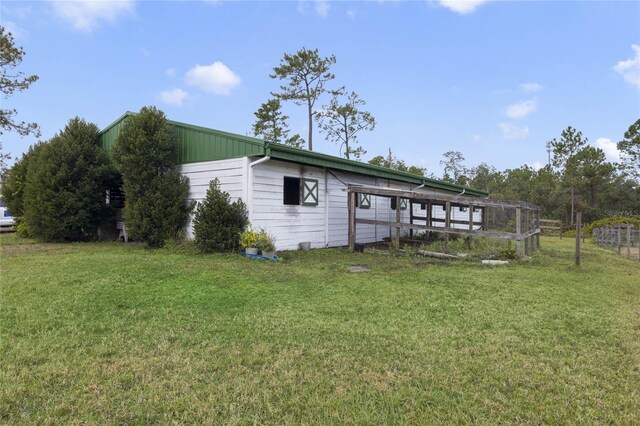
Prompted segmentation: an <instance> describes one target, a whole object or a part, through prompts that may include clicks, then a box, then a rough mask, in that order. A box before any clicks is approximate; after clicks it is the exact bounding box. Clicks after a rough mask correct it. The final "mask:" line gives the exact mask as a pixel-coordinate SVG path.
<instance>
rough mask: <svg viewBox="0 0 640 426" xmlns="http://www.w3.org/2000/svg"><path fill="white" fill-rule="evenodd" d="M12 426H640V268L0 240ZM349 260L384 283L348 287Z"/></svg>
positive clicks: (617, 263) (367, 278) (5, 386)
mask: <svg viewBox="0 0 640 426" xmlns="http://www.w3.org/2000/svg"><path fill="white" fill-rule="evenodd" d="M0 242H1V244H2V247H1V252H0V253H1V256H2V257H1V263H0V268H1V283H0V423H9V424H14V423H25V424H33V423H42V424H69V423H89V424H104V423H127V424H131V423H133V424H146V423H171V422H174V423H204V424H220V423H231V424H247V423H271V424H273V423H277V424H287V423H288V424H292V423H295V424H298V423H305V424H326V423H356V424H371V423H375V424H380V423H385V424H389V423H391V424H394V423H395V424H397V423H409V424H411V423H412V424H425V423H434V422H438V423H442V422H447V423H470V422H474V423H483V424H489V423H491V424H495V423H524V424H539V423H552V424H559V423H565V424H566V423H571V424H574V423H619V424H632V423H638V422H640V262H638V261H629V260H626V259H624V258H622V257H620V256H618V255H617V254H615V253H611V252H609V251H606V250H604V249H601V248H598V247H595V246H594V245H593V244H592V243H591V244H589V243H588V244H587V246H586V248H585V250H584V252H583V257H582V263H583V265H582V267H580V268H576V267H575V266H573V263H572V257H571V256H572V248H573V246H572V244H573V242H572V240H571V239H564V240H563V241H559V240H557V239H554V238H543V239H542V245H543V248H542V250H541V251H540V252H538V253H537V254H536V255H535V256H534V257H533V258H532V259H529V260H526V261H521V262H517V263H512V264H510V265H508V266H506V267H486V266H484V267H483V266H481V265H479V264H477V263H474V262H469V261H455V262H442V261H436V260H431V259H425V258H418V257H392V256H383V255H380V254H367V253H365V254H357V253H355V254H349V253H348V252H347V251H345V250H342V249H330V250H315V251H311V252H307V253H297V252H296V253H286V254H285V255H284V261H283V262H281V263H277V264H276V263H266V262H259V261H252V260H248V259H244V258H242V257H240V256H238V255H208V256H203V255H197V254H194V253H191V252H189V250H187V249H176V248H173V249H162V250H155V251H154V250H149V249H145V248H143V247H141V246H138V245H124V244H119V243H100V244H98V243H96V244H65V245H53V244H36V243H33V242H30V241H25V240H19V239H17V238H16V237H15V236H13V235H2V236H0ZM350 265H362V266H366V267H367V268H369V269H370V272H364V273H349V272H347V268H348V266H350Z"/></svg>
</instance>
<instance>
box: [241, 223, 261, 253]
mask: <svg viewBox="0 0 640 426" xmlns="http://www.w3.org/2000/svg"><path fill="white" fill-rule="evenodd" d="M258 238H260V233H259V232H256V231H254V230H253V228H251V225H249V226H247V228H246V229H245V230H244V231H242V234H240V247H242V248H258Z"/></svg>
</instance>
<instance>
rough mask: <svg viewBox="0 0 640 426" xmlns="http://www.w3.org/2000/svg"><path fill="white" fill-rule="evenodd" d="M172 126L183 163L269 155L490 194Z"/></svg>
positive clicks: (115, 127) (111, 139) (108, 139)
mask: <svg viewBox="0 0 640 426" xmlns="http://www.w3.org/2000/svg"><path fill="white" fill-rule="evenodd" d="M132 115H135V113H132V112H127V113H125V114H123V115H122V116H121V117H120V118H118V119H117V120H116V121H114V122H113V123H111V124H110V125H109V126H107V127H106V128H105V129H104V130H102V132H100V144H101V145H102V147H103V148H104V149H106V150H109V149H110V148H111V146H113V144H114V143H115V141H116V138H117V137H118V135H119V134H120V131H121V130H122V126H123V124H124V121H125V120H126V118H127V117H129V116H132ZM169 123H170V124H171V125H173V127H174V129H175V131H176V134H177V136H178V138H179V140H180V150H179V159H178V160H179V161H180V163H181V164H185V163H197V162H201V161H213V160H225V159H229V158H241V157H264V156H269V157H271V158H274V159H278V160H283V161H289V162H293V163H298V164H306V165H309V166H317V167H321V168H327V169H332V170H341V171H345V172H352V173H358V174H362V175H367V176H375V177H379V178H383V179H392V180H396V181H400V182H407V183H412V184H415V185H424V186H425V187H427V188H432V189H439V190H443V191H448V192H454V193H462V192H463V191H464V193H465V195H473V196H479V197H486V196H487V195H488V194H487V193H486V192H484V191H479V190H477V189H472V188H467V187H464V186H460V185H454V184H452V183H447V182H443V181H440V180H436V179H430V178H427V177H424V176H419V175H416V174H413V173H408V172H401V171H398V170H392V169H387V168H385V167H380V166H374V165H373V164H368V163H361V162H359V161H353V160H347V159H345V158H339V157H334V156H332V155H327V154H321V153H318V152H313V151H307V150H305V149H299V148H293V147H290V146H287V145H281V144H276V143H268V142H266V141H264V140H262V139H257V138H252V137H250V136H242V135H238V134H234V133H228V132H222V131H220V130H214V129H209V128H206V127H199V126H194V125H191V124H186V123H180V122H178V121H172V120H169Z"/></svg>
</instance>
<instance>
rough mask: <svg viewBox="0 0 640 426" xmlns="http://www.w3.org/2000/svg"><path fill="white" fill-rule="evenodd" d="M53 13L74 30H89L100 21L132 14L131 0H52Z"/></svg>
mask: <svg viewBox="0 0 640 426" xmlns="http://www.w3.org/2000/svg"><path fill="white" fill-rule="evenodd" d="M51 5H52V6H53V10H54V11H55V13H56V14H57V15H58V16H59V17H60V18H62V19H63V20H65V21H67V22H69V23H70V24H71V25H72V26H73V27H74V28H75V29H76V30H80V31H85V32H91V31H93V30H94V29H96V28H97V27H98V26H99V23H100V21H107V22H111V23H113V22H115V21H117V20H118V19H119V18H120V17H122V16H129V15H132V14H133V11H134V4H133V0H112V1H105V0H82V1H68V2H67V1H61V2H58V1H52V2H51Z"/></svg>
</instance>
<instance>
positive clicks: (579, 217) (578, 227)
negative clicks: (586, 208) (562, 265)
mask: <svg viewBox="0 0 640 426" xmlns="http://www.w3.org/2000/svg"><path fill="white" fill-rule="evenodd" d="M581 228H582V212H581V211H577V212H576V266H580V230H581Z"/></svg>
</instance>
